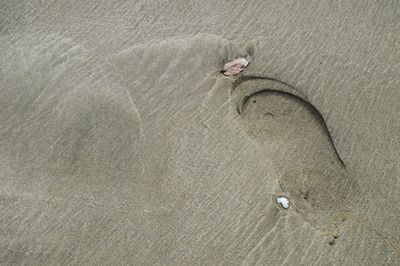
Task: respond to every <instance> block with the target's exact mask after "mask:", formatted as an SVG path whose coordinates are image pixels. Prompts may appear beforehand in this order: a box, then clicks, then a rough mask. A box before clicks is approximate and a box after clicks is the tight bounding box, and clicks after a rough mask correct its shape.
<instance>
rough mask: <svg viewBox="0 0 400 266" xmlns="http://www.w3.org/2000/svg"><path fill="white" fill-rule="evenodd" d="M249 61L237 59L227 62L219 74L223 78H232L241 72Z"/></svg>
mask: <svg viewBox="0 0 400 266" xmlns="http://www.w3.org/2000/svg"><path fill="white" fill-rule="evenodd" d="M249 63H250V61H249V60H247V59H246V58H237V59H234V60H232V61H229V62H228V63H226V64H225V65H224V69H223V70H221V73H222V74H224V75H225V76H234V75H237V74H239V73H240V72H242V71H243V70H244V69H245V68H246V67H247V66H248V65H249Z"/></svg>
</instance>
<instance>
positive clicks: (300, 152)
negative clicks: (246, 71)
mask: <svg viewBox="0 0 400 266" xmlns="http://www.w3.org/2000/svg"><path fill="white" fill-rule="evenodd" d="M232 99H233V102H234V104H235V106H236V108H237V111H238V113H239V114H240V116H241V119H242V125H243V128H244V130H245V131H246V132H247V134H248V135H249V136H250V138H252V139H253V140H254V141H255V143H256V144H257V145H259V146H260V148H262V149H264V150H265V152H266V154H267V156H268V157H270V158H273V160H274V162H276V165H277V168H278V171H279V173H280V175H279V177H278V178H279V183H280V185H281V189H282V191H283V192H284V193H285V195H287V196H288V197H289V199H290V203H291V206H293V209H294V210H295V211H296V212H298V213H299V214H300V216H301V217H302V218H303V219H304V220H305V221H307V222H309V223H310V224H311V225H313V226H314V227H315V228H317V229H319V230H323V231H325V232H327V233H329V234H332V235H334V236H338V235H340V232H341V230H342V229H343V226H344V225H345V223H346V219H347V217H348V216H349V215H348V214H349V213H351V209H350V201H351V200H352V199H351V197H354V195H355V193H356V191H357V185H356V184H355V182H354V180H352V178H351V177H350V176H349V175H348V174H347V171H346V168H345V164H344V162H343V161H342V159H341V158H340V156H339V153H338V152H337V150H336V148H335V146H334V143H333V140H332V138H331V135H330V133H329V131H328V128H327V126H326V124H325V122H324V119H323V118H322V116H321V114H320V113H319V112H318V110H317V109H316V108H315V107H313V106H312V105H311V104H310V103H309V102H308V100H307V98H306V97H305V95H303V94H302V93H301V92H299V91H297V90H296V89H295V88H293V87H291V86H289V85H287V84H285V83H283V82H280V81H276V80H272V79H265V78H258V77H242V78H240V79H238V80H237V81H235V82H234V84H233V90H232Z"/></svg>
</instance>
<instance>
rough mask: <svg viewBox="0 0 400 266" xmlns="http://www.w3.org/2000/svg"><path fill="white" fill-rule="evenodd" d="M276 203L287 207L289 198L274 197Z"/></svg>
mask: <svg viewBox="0 0 400 266" xmlns="http://www.w3.org/2000/svg"><path fill="white" fill-rule="evenodd" d="M276 203H278V204H279V205H281V207H282V208H284V209H287V208H289V200H288V198H286V197H283V196H279V197H277V198H276Z"/></svg>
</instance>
